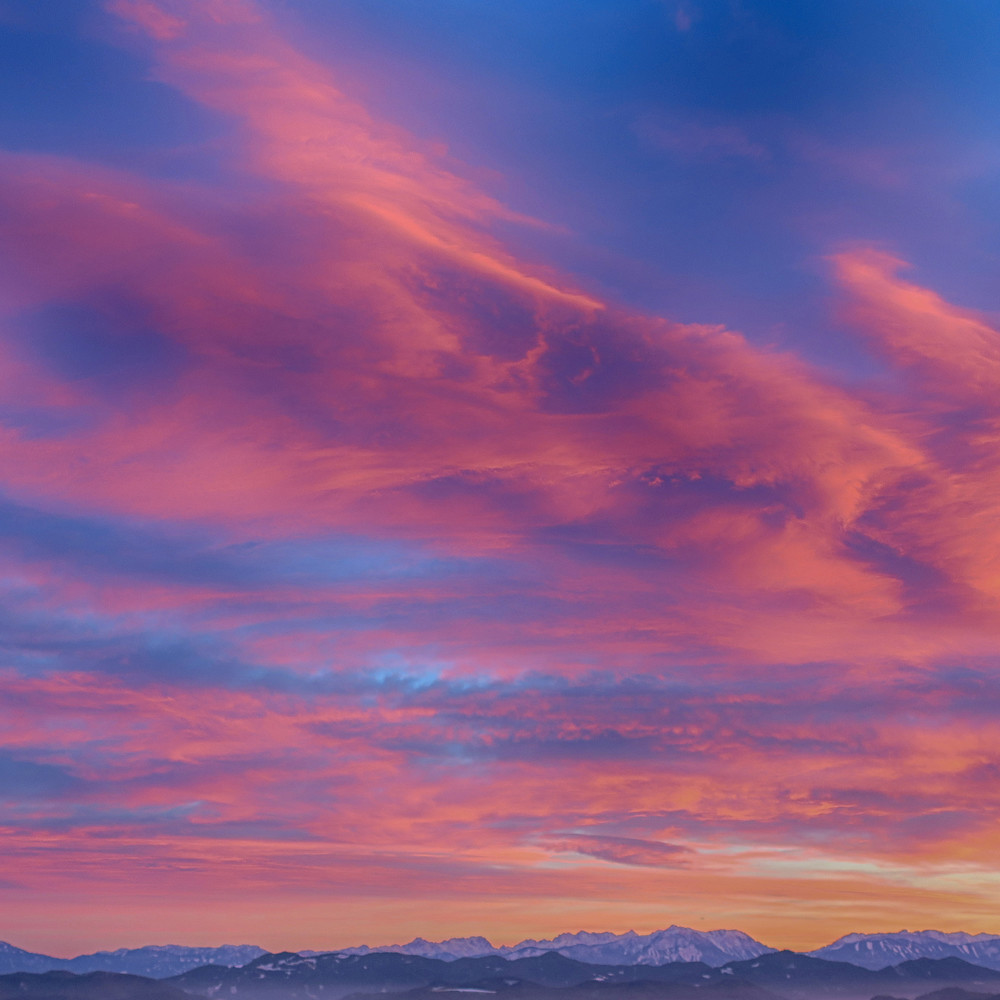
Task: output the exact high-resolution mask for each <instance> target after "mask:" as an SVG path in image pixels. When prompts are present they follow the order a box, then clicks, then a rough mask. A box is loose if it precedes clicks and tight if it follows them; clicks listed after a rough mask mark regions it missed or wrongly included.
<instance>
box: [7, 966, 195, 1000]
mask: <svg viewBox="0 0 1000 1000" xmlns="http://www.w3.org/2000/svg"><path fill="white" fill-rule="evenodd" d="M0 1000H191V997H190V995H189V994H187V993H184V992H182V991H181V990H179V989H178V988H177V987H175V986H171V985H169V984H168V983H164V982H162V981H160V980H157V979H146V978H145V977H143V976H129V975H124V974H121V973H117V972H89V973H86V974H84V975H77V974H76V973H74V972H65V971H62V970H59V971H54V972H15V973H11V974H9V975H6V976H0Z"/></svg>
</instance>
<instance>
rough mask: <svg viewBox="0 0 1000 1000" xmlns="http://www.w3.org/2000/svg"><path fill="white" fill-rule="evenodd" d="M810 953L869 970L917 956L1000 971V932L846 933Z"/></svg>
mask: <svg viewBox="0 0 1000 1000" xmlns="http://www.w3.org/2000/svg"><path fill="white" fill-rule="evenodd" d="M809 954H810V955H812V956H814V957H815V958H826V959H831V960H834V961H838V962H850V963H851V964H852V965H860V966H863V967H864V968H866V969H884V968H885V967H886V966H889V965H898V964H899V963H900V962H905V961H908V960H910V959H917V958H961V959H963V960H964V961H966V962H971V963H972V964H973V965H981V966H984V967H985V968H987V969H997V970H1000V935H996V934H984V933H980V934H968V933H966V932H964V931H954V932H945V931H935V930H927V931H906V930H902V931H895V932H893V933H887V934H845V935H844V936H843V937H841V938H838V939H837V940H836V941H834V942H833V943H832V944H828V945H825V946H824V947H822V948H817V949H816V950H815V951H811V952H809Z"/></svg>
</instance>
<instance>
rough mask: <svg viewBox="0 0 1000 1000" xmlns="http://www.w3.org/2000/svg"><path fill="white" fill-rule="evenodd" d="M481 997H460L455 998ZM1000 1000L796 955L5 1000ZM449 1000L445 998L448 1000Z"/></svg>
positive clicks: (112, 983) (281, 979) (473, 961)
mask: <svg viewBox="0 0 1000 1000" xmlns="http://www.w3.org/2000/svg"><path fill="white" fill-rule="evenodd" d="M458 993H462V994H479V995H482V996H481V997H477V998H465V997H463V998H458V997H453V996H449V994H458ZM375 994H379V995H381V996H382V997H383V1000H385V995H386V994H388V995H390V996H391V997H392V998H393V1000H485V997H486V996H489V997H491V998H495V1000H901V998H907V1000H909V998H914V997H917V998H921V1000H1000V972H997V971H995V970H991V969H985V968H982V967H980V966H975V965H972V964H970V963H968V962H966V961H964V960H963V959H959V958H954V957H949V958H940V959H930V958H921V959H916V960H910V961H906V962H901V963H899V964H897V965H894V966H890V967H888V968H884V969H878V970H873V969H866V968H864V967H862V966H859V965H852V964H850V963H847V962H832V961H829V960H827V959H822V958H813V957H811V956H808V955H802V954H797V953H795V952H790V951H780V952H773V951H772V952H768V953H766V954H763V955H759V956H757V957H755V958H752V959H745V960H741V961H734V962H727V963H726V964H724V965H722V966H720V967H718V968H713V967H712V966H710V965H707V964H706V963H704V962H671V963H668V964H665V965H595V964H591V963H586V962H579V961H577V960H576V959H572V958H567V957H566V956H564V955H560V954H559V953H558V952H555V951H549V952H545V953H543V954H541V955H536V956H530V957H525V958H512V959H508V958H504V957H503V956H499V955H485V956H479V957H475V958H459V959H454V960H452V961H444V960H442V959H436V958H424V957H422V956H419V955H407V954H400V953H398V952H373V953H370V954H367V955H346V954H343V953H341V952H331V953H327V954H321V955H314V956H304V955H300V954H297V953H294V952H283V953H279V954H263V955H260V956H258V957H257V958H255V959H253V960H252V961H250V962H248V963H246V964H245V965H243V966H238V967H226V966H220V965H206V966H201V967H199V968H196V969H191V970H189V971H188V972H186V973H183V974H182V975H179V976H172V977H169V978H167V979H153V978H144V977H139V976H133V975H126V974H121V973H108V972H91V973H84V974H77V973H73V972H67V971H63V970H57V971H49V972H44V973H24V972H21V973H13V974H8V975H0V1000H222V998H225V1000H372V998H373V996H374V995H375ZM442 994H444V996H442Z"/></svg>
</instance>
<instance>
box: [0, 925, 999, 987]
mask: <svg viewBox="0 0 1000 1000" xmlns="http://www.w3.org/2000/svg"><path fill="white" fill-rule="evenodd" d="M774 951H775V949H773V948H770V947H768V946H767V945H765V944H762V943H761V942H760V941H757V940H755V939H754V938H752V937H750V936H749V935H748V934H745V933H743V932H742V931H737V930H714V931H698V930H693V929H692V928H689V927H678V926H676V925H673V926H670V927H667V928H666V929H664V930H659V931H654V932H652V933H651V934H637V933H636V932H635V931H628V932H626V933H624V934H614V933H610V932H607V933H592V932H589V931H580V932H578V933H576V934H560V935H558V936H557V937H554V938H547V939H543V940H536V939H533V938H532V939H527V940H524V941H521V942H519V943H518V944H514V945H501V946H494V945H493V944H491V943H490V942H489V941H488V940H487V939H486V938H484V937H461V938H449V939H448V940H445V941H436V942H435V941H425V940H424V939H423V938H416V939H414V940H413V941H410V942H409V943H408V944H391V945H378V946H369V945H360V946H357V947H352V948H342V949H340V950H339V951H337V952H335V953H329V952H316V951H302V952H298V953H296V954H297V956H298V957H301V958H315V957H317V956H321V955H327V954H337V955H341V956H354V957H363V956H367V955H376V954H384V953H390V954H392V953H395V954H401V955H410V956H415V957H419V958H426V959H435V960H438V961H445V962H456V961H460V960H463V959H472V958H486V957H492V958H497V959H504V960H508V961H511V960H521V959H527V958H532V957H537V956H541V955H545V954H547V953H549V952H556V953H558V954H559V955H561V956H562V957H564V958H568V959H574V960H576V961H578V962H584V963H588V964H590V965H617V966H625V965H628V966H637V965H641V966H665V965H669V964H672V963H678V962H681V963H683V962H700V963H703V964H704V965H706V966H709V967H711V968H716V969H717V968H721V967H723V966H725V965H726V964H727V963H730V962H739V961H744V960H748V959H753V958H758V957H760V956H762V955H767V954H772V953H774ZM265 954H266V953H265V950H264V949H263V948H260V947H258V946H256V945H222V946H220V947H217V948H192V947H186V946H182V945H147V946H145V947H142V948H119V949H118V950H116V951H99V952H94V953H91V954H87V955H78V956H76V957H75V958H55V957H53V956H51V955H43V954H38V953H35V952H29V951H25V950H23V949H21V948H17V947H15V946H14V945H11V944H6V943H4V942H0V974H9V973H15V972H31V973H43V972H48V971H53V970H65V971H68V972H75V973H87V972H119V973H127V974H131V975H137V976H146V977H150V978H154V979H166V978H168V977H170V976H177V975H181V974H183V973H185V972H188V971H190V970H192V969H196V968H198V967H200V966H205V965H212V966H222V967H229V968H235V967H239V966H245V965H246V964H247V963H249V962H253V961H254V960H255V959H257V958H259V957H261V956H264V955H265ZM807 954H808V955H809V956H810V957H812V958H819V959H827V960H831V961H837V962H846V963H849V964H850V965H852V966H855V967H861V968H864V969H868V970H877V969H884V968H886V967H888V966H893V965H898V964H899V963H900V962H905V961H907V960H912V959H921V958H926V959H945V958H955V959H962V960H964V961H966V962H969V963H971V964H973V965H977V966H981V967H984V968H987V969H993V970H997V971H1000V935H994V934H966V933H961V932H955V933H944V932H941V931H933V930H928V931H912V932H911V931H898V932H895V933H887V934H847V935H845V936H844V937H841V938H839V939H838V940H836V941H834V942H832V943H831V944H828V945H825V946H824V947H822V948H817V949H815V950H813V951H811V952H808V953H807Z"/></svg>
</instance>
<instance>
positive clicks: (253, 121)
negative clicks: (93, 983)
mask: <svg viewBox="0 0 1000 1000" xmlns="http://www.w3.org/2000/svg"><path fill="white" fill-rule="evenodd" d="M109 10H110V11H111V12H112V13H113V14H114V15H116V17H117V18H119V20H120V24H121V30H122V32H123V38H124V39H125V41H124V42H123V44H128V45H133V46H140V47H141V48H142V50H143V51H148V52H149V53H150V56H151V58H152V59H153V60H154V65H155V73H156V77H157V79H159V80H160V81H162V82H164V83H166V84H169V86H170V87H172V88H175V89H176V90H177V91H179V92H180V93H182V94H183V95H185V97H186V98H187V99H188V100H190V101H192V102H196V103H197V104H199V105H200V106H203V107H204V108H207V109H208V110H209V111H210V112H211V113H213V114H216V115H219V116H222V118H223V119H224V120H225V121H226V122H227V127H228V129H229V131H228V132H227V133H226V142H225V149H224V150H223V152H222V153H220V154H219V155H220V163H221V166H220V167H219V177H218V178H217V179H216V180H215V181H208V180H202V181H198V182H195V181H185V182H181V181H177V180H172V181H168V180H164V179H162V178H161V179H157V178H156V177H155V176H154V175H152V174H147V175H143V174H141V173H139V172H138V171H136V172H131V173H129V172H125V171H123V170H114V169H111V168H109V167H106V166H97V165H95V164H93V163H89V162H83V161H81V160H76V159H71V158H69V157H59V156H54V155H49V156H42V155H39V154H35V153H31V152H20V153H16V152H8V153H5V154H3V157H2V159H0V207H2V211H0V228H2V237H3V245H4V246H5V247H6V248H7V249H6V250H5V252H4V260H3V268H2V274H0V280H2V284H3V289H4V303H5V305H4V309H3V315H2V317H0V319H2V324H3V340H2V345H0V350H2V352H3V353H2V360H3V365H2V371H0V377H2V379H3V390H4V391H3V405H2V411H0V418H2V427H0V459H2V470H3V471H2V478H3V493H2V496H0V511H2V517H0V544H2V546H3V553H4V565H5V572H4V576H3V587H4V602H3V604H4V612H3V628H4V645H5V656H4V663H3V690H4V697H3V700H2V703H0V714H2V716H3V730H4V733H5V744H4V749H3V751H2V754H0V794H2V795H3V797H4V810H3V832H4V838H5V847H6V851H7V856H8V858H9V863H8V865H7V867H6V868H5V871H4V873H3V875H2V877H0V886H2V891H3V892H4V893H5V894H7V895H8V896H9V898H10V899H11V900H12V903H11V907H12V908H13V907H14V906H15V902H13V901H16V908H17V909H18V911H19V912H20V913H21V914H23V918H22V917H19V919H23V921H24V923H23V926H24V927H26V928H28V933H30V934H34V935H35V937H34V938H33V939H30V940H29V938H28V937H25V936H24V935H21V936H20V937H19V940H21V941H24V942H25V943H28V944H31V945H36V944H37V946H39V947H42V946H45V945H46V944H48V943H49V941H50V940H55V935H54V933H53V932H48V933H50V934H51V935H52V936H51V938H48V937H46V933H47V932H45V931H44V929H43V928H44V926H45V925H47V924H50V923H51V919H52V918H51V913H52V912H53V908H55V910H56V911H57V912H58V913H59V914H61V915H62V917H60V919H64V920H66V921H67V922H75V921H78V920H79V919H80V918H81V917H82V916H83V915H85V914H86V915H88V919H93V917H92V915H93V914H94V913H95V912H96V913H98V914H99V923H100V928H99V929H98V930H97V931H96V932H95V938H96V939H100V940H106V939H108V937H109V936H114V937H117V938H119V939H121V938H122V935H123V933H124V934H127V933H130V932H131V931H132V928H133V927H134V926H135V921H136V920H138V921H140V922H142V921H152V920H154V919H155V920H156V921H157V926H158V927H162V928H163V929H164V931H165V932H169V933H170V934H173V933H185V934H186V936H187V937H188V938H189V939H191V938H192V936H193V934H194V935H200V936H203V937H205V938H206V939H215V938H217V937H219V932H218V930H217V928H218V927H220V926H225V927H226V936H227V937H241V938H242V937H247V938H253V939H255V940H256V939H260V940H261V943H262V944H264V945H265V946H268V947H280V946H283V945H286V944H291V943H294V944H296V945H297V946H300V947H301V946H303V945H309V944H310V943H313V942H315V943H317V944H318V943H320V941H322V944H323V945H324V946H330V945H336V943H337V941H335V940H333V938H336V937H343V939H344V940H343V942H342V943H344V944H347V943H350V941H352V940H354V939H357V938H359V937H372V938H375V939H389V938H393V937H395V936H399V937H401V938H402V937H404V936H406V935H410V934H412V933H414V932H416V931H421V932H423V933H425V934H426V935H427V936H432V935H433V936H442V935H443V934H446V933H461V932H462V931H463V930H467V929H468V927H469V926H470V925H472V926H474V927H475V929H477V930H479V929H482V930H485V931H487V932H489V933H491V934H493V935H494V936H497V937H500V938H505V937H506V938H513V937H517V936H523V934H522V933H521V932H524V933H529V932H530V933H535V934H539V935H541V934H544V933H546V932H551V931H552V930H555V929H559V928H560V927H562V926H564V925H565V924H566V915H567V912H568V911H572V912H574V913H579V915H580V922H581V924H591V925H595V926H597V925H600V926H605V925H607V926H611V925H614V926H616V927H618V926H619V925H620V929H624V928H625V927H626V926H629V925H632V924H636V925H639V926H644V925H648V926H649V927H652V926H659V925H662V924H663V922H664V921H663V915H664V913H666V914H667V916H668V917H670V918H671V919H673V918H676V919H677V921H678V922H689V923H692V924H694V923H695V922H696V921H698V920H700V919H705V920H707V921H708V923H707V924H706V926H713V925H716V924H718V923H722V924H724V925H726V926H730V925H733V924H739V926H742V927H745V928H746V929H747V930H748V931H750V932H752V933H754V934H755V936H758V937H764V938H765V939H767V940H769V941H777V942H778V943H779V944H786V943H787V944H790V945H793V946H803V947H804V946H806V945H808V944H810V943H816V941H818V940H822V939H823V937H824V936H829V932H831V931H840V930H847V929H851V928H852V927H853V926H854V925H855V924H856V923H858V922H859V920H862V921H863V922H865V923H866V924H871V923H885V922H889V923H900V922H902V921H903V920H904V918H902V917H901V916H900V915H901V914H906V913H912V912H914V911H918V912H925V911H931V912H933V913H934V914H935V915H936V916H937V919H938V921H939V922H940V923H942V924H944V925H951V924H952V923H954V924H959V923H961V924H963V925H966V926H968V927H970V928H971V929H980V924H981V925H982V926H983V927H986V926H987V925H990V926H992V925H991V921H992V922H993V924H995V921H996V919H997V916H998V914H997V910H996V904H995V898H996V892H995V890H996V881H995V875H994V873H993V868H994V861H995V857H994V855H995V825H996V822H997V819H998V810H1000V799H998V795H997V790H996V789H997V781H996V777H997V773H998V770H997V769H998V767H1000V757H998V748H997V744H996V738H995V734H994V732H993V730H992V728H991V720H993V719H994V718H995V717H996V712H997V710H998V708H1000V684H998V680H997V677H996V673H995V670H994V668H993V659H994V656H993V651H994V650H995V648H996V643H997V640H998V638H1000V624H998V623H1000V615H998V611H1000V607H998V598H1000V567H998V565H997V561H998V552H1000V516H998V513H1000V512H998V511H997V498H996V497H997V494H996V487H995V484H996V482H997V475H998V463H1000V444H998V442H1000V436H998V433H1000V432H998V420H1000V403H998V399H1000V395H998V392H997V389H998V387H1000V336H998V333H997V330H996V329H995V327H994V325H993V324H992V321H991V320H990V319H989V318H987V317H984V316H980V315H977V314H975V313H974V312H971V311H969V310H966V309H963V308H961V307H959V306H957V305H954V304H951V303H949V302H947V301H945V300H944V299H943V298H941V297H940V296H938V295H937V294H936V293H935V292H934V291H933V290H931V289H928V288H925V287H922V286H921V285H920V284H918V283H915V282H914V281H913V280H911V279H910V278H909V277H908V274H907V265H906V263H905V262H904V261H902V260H899V259H896V258H895V257H894V256H892V255H891V254H889V253H887V252H886V251H884V250H882V249H877V248H873V247H870V246H865V245H856V246H850V247H842V248H840V249H839V250H837V251H836V252H835V253H833V255H832V256H831V257H830V259H829V262H828V264H829V266H828V272H827V273H828V275H829V280H830V282H831V288H832V294H833V297H834V299H835V300H836V302H837V303H838V308H839V310H840V315H841V317H842V321H843V322H844V323H845V324H847V325H849V326H850V327H851V328H852V329H853V330H854V331H855V332H856V333H857V334H858V335H859V336H861V337H863V338H864V342H865V344H866V345H867V348H868V349H869V350H870V351H871V353H872V356H873V357H877V358H878V359H879V363H880V364H882V365H884V366H885V367H884V371H885V374H884V375H883V376H880V377H878V378H871V379H867V380H865V381H864V382H863V384H862V383H849V382H847V381H844V380H841V381H839V382H838V381H836V380H834V379H831V378H829V377H826V376H824V375H823V373H822V372H820V371H818V370H815V369H814V368H812V367H810V366H809V365H808V364H806V363H805V362H804V361H802V360H801V359H799V358H797V357H795V356H793V355H791V354H789V353H782V352H779V351H776V350H772V349H766V348H763V347H761V346H759V345H756V344H753V343H751V342H749V341H748V340H747V339H745V338H744V337H742V336H741V335H740V334H739V333H736V332H734V331H731V330H727V329H722V328H719V327H717V326H699V325H691V324H681V323H676V322H673V321H671V320H670V319H669V318H661V317H654V316H647V315H641V314H638V313H636V312H635V311H631V310H629V309H626V308H625V307H623V306H619V305H616V304H614V303H612V302H605V301H601V299H600V297H599V296H597V295H595V294H593V293H591V292H590V291H588V290H587V289H586V288H585V287H582V283H577V282H575V281H573V280H572V279H571V278H570V277H567V276H565V275H562V274H559V273H556V272H554V271H552V270H549V269H547V268H546V267H544V266H541V265H539V264H537V263H534V262H528V261H525V260H521V259H519V258H518V257H517V256H516V255H515V254H513V253H512V252H510V251H508V250H505V249H504V246H503V244H502V242H501V241H500V240H499V238H498V237H497V235H496V234H497V232H498V231H499V230H498V227H500V226H508V225H512V224H513V225H524V226H540V225H542V223H540V222H536V221H533V220H529V219H523V218H520V217H519V216H518V215H517V214H516V213H514V212H512V211H510V210H508V209H506V208H505V207H504V206H503V205H502V204H501V203H500V202H499V201H497V200H496V199H495V198H494V197H492V196H490V195H488V194H486V193H484V192H483V191H481V190H480V188H479V187H478V186H477V185H476V184H474V183H473V182H471V181H470V180H468V179H466V178H465V176H463V170H462V168H461V166H460V165H459V164H456V163H454V162H451V161H449V160H448V158H447V156H446V154H444V153H443V152H441V151H440V150H439V149H437V148H436V147H434V146H432V145H427V144H424V143H423V142H422V141H420V140H418V139H417V138H415V137H412V136H410V135H407V134H406V133H404V132H403V131H401V130H399V129H397V128H394V127H392V126H390V125H389V124H386V123H383V122H380V121H378V120H375V119H374V118H372V117H371V116H370V115H369V114H368V113H367V112H366V111H365V109H364V108H363V107H362V106H361V105H360V104H358V103H356V101H355V100H354V99H353V98H352V97H350V96H348V94H347V93H346V92H345V91H344V90H343V89H342V87H343V86H344V85H343V84H341V82H340V81H338V79H337V77H336V73H335V68H333V69H331V68H328V67H326V66H323V65H320V64H318V63H317V62H315V61H313V60H311V59H310V58H308V57H307V56H305V55H304V54H302V53H301V52H299V51H297V50H296V49H295V48H294V47H293V46H292V45H291V44H290V43H289V42H287V41H286V40H284V36H283V34H282V31H281V25H280V23H278V22H276V21H275V20H274V19H273V17H272V16H271V15H270V14H269V13H268V11H266V10H265V9H262V8H258V7H255V6H253V5H251V4H250V3H244V2H240V0H200V2H197V3H195V2H193V0H192V2H191V3H185V2H181V0H178V2H171V3H167V2H162V3H161V2H156V3H154V2H151V0H116V2H114V3H112V4H110V5H109ZM487 897H488V898H489V899H490V900H491V901H490V902H489V903H486V902H484V900H486V899H487ZM250 901H253V903H252V905H251V903H250ZM193 906H194V907H195V909H194V910H193V911H192V907H193ZM275 913H277V914H280V920H278V921H275V920H274V914H275ZM154 914H155V918H154ZM526 914H527V915H526ZM859 914H860V915H862V916H861V917H859ZM276 927H280V928H281V930H280V931H279V930H277V929H276ZM109 928H111V929H113V931H114V933H112V931H111V930H109ZM192 928H193V931H192ZM803 928H804V929H805V930H803ZM76 933H77V936H76V937H73V940H74V941H76V940H79V941H80V942H81V945H83V946H85V945H86V944H87V943H88V942H89V938H87V934H86V933H85V932H83V931H79V932H76ZM283 934H284V935H287V936H288V940H285V939H284V938H283V937H282V935H283ZM803 934H804V935H807V936H806V937H801V935H803ZM797 935H799V936H797ZM8 936H9V935H8ZM156 936H164V935H160V934H157V935H156ZM143 937H148V934H143V933H140V934H139V938H143ZM800 937H801V939H800ZM125 943H142V942H141V941H139V940H138V938H137V940H136V941H134V942H131V941H129V942H125Z"/></svg>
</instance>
